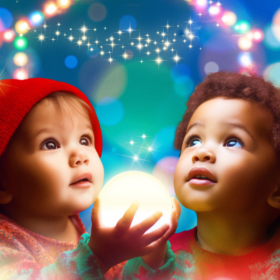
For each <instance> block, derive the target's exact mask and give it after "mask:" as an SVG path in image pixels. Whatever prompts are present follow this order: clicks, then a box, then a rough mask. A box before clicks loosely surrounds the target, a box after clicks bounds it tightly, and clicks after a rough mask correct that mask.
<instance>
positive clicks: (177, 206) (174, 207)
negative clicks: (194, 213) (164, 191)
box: [171, 197, 181, 219]
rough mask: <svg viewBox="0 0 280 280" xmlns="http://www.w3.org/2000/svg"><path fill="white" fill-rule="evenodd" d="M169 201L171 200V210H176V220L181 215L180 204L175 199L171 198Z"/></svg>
mask: <svg viewBox="0 0 280 280" xmlns="http://www.w3.org/2000/svg"><path fill="white" fill-rule="evenodd" d="M171 199H172V209H175V210H176V213H177V218H178V219H179V217H180V215H181V206H180V203H179V201H178V200H177V199H176V198H175V197H172V198H171Z"/></svg>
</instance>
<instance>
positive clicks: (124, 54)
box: [122, 52, 134, 145]
mask: <svg viewBox="0 0 280 280" xmlns="http://www.w3.org/2000/svg"><path fill="white" fill-rule="evenodd" d="M122 56H123V58H124V59H127V58H128V54H127V53H126V52H124V53H123V55H122ZM131 142H133V141H130V144H131ZM133 144H134V142H133ZM133 144H131V145H133Z"/></svg>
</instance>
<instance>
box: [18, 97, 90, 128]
mask: <svg viewBox="0 0 280 280" xmlns="http://www.w3.org/2000/svg"><path fill="white" fill-rule="evenodd" d="M70 100H71V101H70V102H69V100H62V101H61V102H60V103H59V105H60V106H59V107H58V106H56V105H55V103H54V102H53V101H51V100H49V99H43V100H42V101H41V102H39V103H38V104H36V105H35V106H34V107H33V108H32V109H31V110H30V111H29V113H28V114H27V116H26V117H25V118H24V120H23V121H22V123H21V124H20V127H19V131H24V132H25V133H28V132H30V133H32V132H35V131H36V130H38V129H41V128H43V127H46V126H51V127H53V128H57V129H62V130H67V129H71V128H73V125H74V124H76V125H77V124H78V125H80V124H85V125H89V126H90V127H91V122H90V119H89V116H88V112H87V110H86V109H85V108H84V107H83V106H82V105H81V104H80V103H79V102H78V101H77V100H75V99H70Z"/></svg>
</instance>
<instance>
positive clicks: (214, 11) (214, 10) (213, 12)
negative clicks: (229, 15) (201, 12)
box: [208, 5, 221, 16]
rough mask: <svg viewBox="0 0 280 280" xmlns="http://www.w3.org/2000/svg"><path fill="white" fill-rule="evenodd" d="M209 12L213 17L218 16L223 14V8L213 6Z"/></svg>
mask: <svg viewBox="0 0 280 280" xmlns="http://www.w3.org/2000/svg"><path fill="white" fill-rule="evenodd" d="M208 12H209V14H210V15H211V16H216V15H218V14H219V13H220V12H221V8H220V7H219V6H217V5H212V6H210V8H209V9H208Z"/></svg>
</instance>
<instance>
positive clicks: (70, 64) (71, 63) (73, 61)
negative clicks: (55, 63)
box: [64, 55, 78, 69]
mask: <svg viewBox="0 0 280 280" xmlns="http://www.w3.org/2000/svg"><path fill="white" fill-rule="evenodd" d="M64 63H65V66H66V67H67V68H70V69H73V68H75V67H76V66H77V65H78V59H77V57H76V56H74V55H68V56H67V57H66V58H65V60H64Z"/></svg>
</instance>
